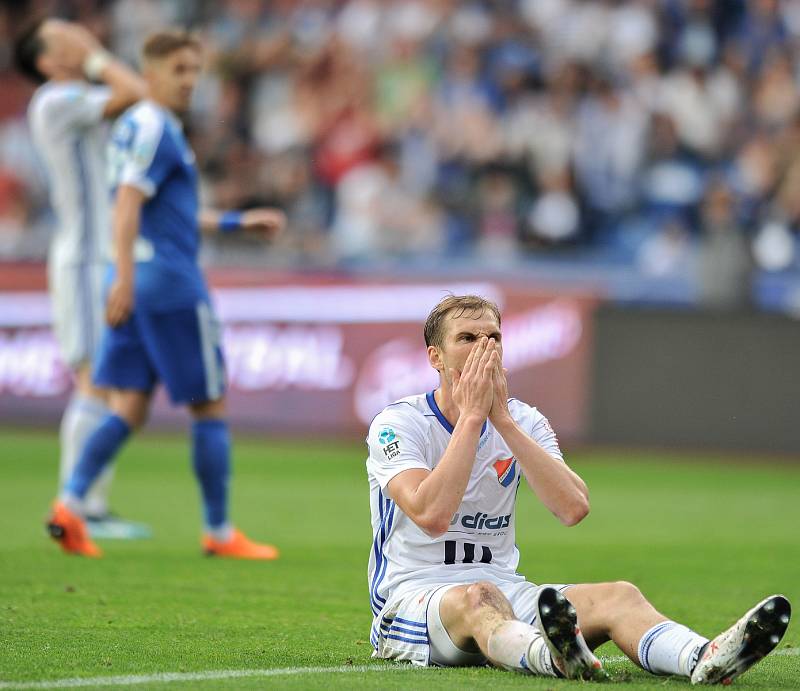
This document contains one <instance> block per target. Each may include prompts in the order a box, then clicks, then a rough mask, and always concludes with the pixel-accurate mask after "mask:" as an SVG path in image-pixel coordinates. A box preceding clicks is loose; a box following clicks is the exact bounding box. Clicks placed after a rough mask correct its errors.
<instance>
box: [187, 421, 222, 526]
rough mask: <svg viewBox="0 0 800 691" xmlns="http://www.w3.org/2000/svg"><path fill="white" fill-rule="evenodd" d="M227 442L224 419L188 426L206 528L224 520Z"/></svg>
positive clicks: (218, 524)
mask: <svg viewBox="0 0 800 691" xmlns="http://www.w3.org/2000/svg"><path fill="white" fill-rule="evenodd" d="M230 457H231V440H230V436H229V434H228V423H227V422H225V421H224V420H195V422H194V424H193V425H192V462H193V465H194V472H195V475H197V480H198V482H199V483H200V487H201V489H202V490H203V509H204V512H205V521H206V526H207V527H209V528H212V529H213V528H219V527H221V526H223V525H225V523H226V522H227V520H228V480H229V479H230V474H231V461H230Z"/></svg>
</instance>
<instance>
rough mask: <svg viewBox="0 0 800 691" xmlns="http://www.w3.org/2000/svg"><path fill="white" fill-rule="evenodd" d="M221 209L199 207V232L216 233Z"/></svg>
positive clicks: (218, 227) (220, 217)
mask: <svg viewBox="0 0 800 691" xmlns="http://www.w3.org/2000/svg"><path fill="white" fill-rule="evenodd" d="M222 214H223V212H222V211H218V210H217V209H201V210H200V214H199V216H198V221H199V223H200V232H202V233H216V232H219V230H220V223H221V220H222Z"/></svg>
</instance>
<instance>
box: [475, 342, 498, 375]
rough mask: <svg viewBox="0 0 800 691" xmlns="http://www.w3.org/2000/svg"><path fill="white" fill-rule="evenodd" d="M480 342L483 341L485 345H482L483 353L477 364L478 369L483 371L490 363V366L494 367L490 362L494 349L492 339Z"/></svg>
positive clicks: (491, 361)
mask: <svg viewBox="0 0 800 691" xmlns="http://www.w3.org/2000/svg"><path fill="white" fill-rule="evenodd" d="M481 340H485V344H484V347H483V352H482V353H481V356H480V361H479V362H478V367H479V368H480V369H481V370H483V369H485V368H486V366H487V364H488V363H492V366H494V361H493V360H492V356H493V355H494V353H495V352H496V351H495V349H494V339H493V338H486V339H481Z"/></svg>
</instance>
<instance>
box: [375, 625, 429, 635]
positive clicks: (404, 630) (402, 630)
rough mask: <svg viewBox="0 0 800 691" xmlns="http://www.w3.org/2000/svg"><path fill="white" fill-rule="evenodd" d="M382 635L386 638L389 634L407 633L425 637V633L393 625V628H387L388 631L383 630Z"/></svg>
mask: <svg viewBox="0 0 800 691" xmlns="http://www.w3.org/2000/svg"><path fill="white" fill-rule="evenodd" d="M381 633H383V635H384V636H385V635H386V634H387V633H407V634H409V635H411V636H423V635H425V632H424V631H417V630H415V629H407V628H405V627H404V626H395V625H394V624H392V625H391V626H387V627H386V629H385V630H384V629H381Z"/></svg>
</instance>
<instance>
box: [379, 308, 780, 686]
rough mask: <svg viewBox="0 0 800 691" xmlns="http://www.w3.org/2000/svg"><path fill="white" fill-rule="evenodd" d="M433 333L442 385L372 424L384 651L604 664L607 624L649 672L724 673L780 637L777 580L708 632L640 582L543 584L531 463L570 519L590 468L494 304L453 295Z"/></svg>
mask: <svg viewBox="0 0 800 691" xmlns="http://www.w3.org/2000/svg"><path fill="white" fill-rule="evenodd" d="M424 333H425V343H426V345H427V352H428V360H429V362H430V365H431V367H433V368H434V369H435V370H437V371H438V373H439V388H437V389H436V390H435V391H431V392H429V393H427V394H419V395H417V396H409V397H407V398H404V399H401V400H399V401H397V402H395V403H393V404H391V405H389V406H387V407H386V408H384V410H383V411H381V412H380V413H379V414H378V415H377V416H376V417H375V419H374V420H373V422H372V424H371V425H370V430H369V436H368V437H367V444H368V446H369V458H368V459H367V471H368V475H369V484H370V508H371V513H372V528H373V533H374V541H373V545H372V550H371V552H370V559H369V586H370V601H371V606H372V614H373V622H372V629H371V631H370V641H371V643H372V645H373V647H374V653H373V655H374V656H375V657H381V658H388V659H395V660H408V661H411V662H413V663H416V664H419V665H441V666H466V665H484V664H486V663H487V662H491V663H492V664H494V665H496V666H498V667H502V668H505V669H508V670H513V671H516V672H521V673H528V674H539V675H543V676H561V677H567V678H570V679H593V680H601V679H604V678H605V677H606V673H605V671H604V670H603V668H602V664H601V662H600V660H598V659H597V658H596V657H595V655H594V654H593V652H592V650H593V649H594V648H596V647H597V646H599V645H601V644H603V643H605V642H606V641H609V640H612V641H614V643H616V644H617V646H619V648H620V649H621V650H622V652H624V653H625V654H626V655H627V656H628V657H629V658H630V659H631V660H632V661H633V662H634V663H636V664H638V665H639V666H640V667H642V668H643V669H645V670H647V671H649V672H652V673H653V674H675V675H681V676H684V677H689V678H690V679H691V681H692V683H693V684H715V683H722V684H727V683H730V681H731V680H732V679H734V678H736V677H738V676H739V675H740V674H742V673H743V672H745V671H747V670H748V669H749V668H750V667H752V666H753V665H754V664H755V663H757V662H758V661H759V660H761V659H762V658H763V657H764V656H766V655H767V654H768V653H770V652H771V651H772V650H774V649H775V647H776V646H777V645H778V643H779V642H780V639H781V637H782V636H783V634H784V633H785V631H786V628H787V626H788V625H789V618H790V613H791V608H790V605H789V602H788V600H786V598H784V597H783V596H781V595H773V596H771V597H768V598H765V599H764V600H762V601H761V602H759V603H758V604H756V605H755V606H754V607H753V608H752V609H750V610H749V611H748V612H747V613H746V614H745V615H744V616H743V617H742V618H741V619H739V621H737V622H736V623H735V624H734V625H733V626H731V627H730V628H729V629H727V630H726V631H724V632H723V633H721V634H720V635H719V636H717V637H716V638H714V639H712V640H710V641H709V640H708V639H707V638H705V637H703V636H701V635H699V634H698V633H695V632H694V631H692V630H691V629H689V628H687V627H686V626H683V625H681V624H679V623H677V622H674V621H671V620H669V619H668V618H667V617H665V616H664V615H662V614H661V613H660V612H658V611H657V610H656V609H655V608H654V607H653V605H651V604H650V603H649V602H648V601H647V600H646V599H645V597H644V596H643V595H642V593H641V592H639V590H638V589H637V588H636V586H634V585H633V584H631V583H626V582H614V583H577V584H557V585H537V584H536V583H532V582H530V581H528V580H526V578H525V577H524V576H523V575H521V574H519V573H518V572H517V566H518V565H519V550H518V549H517V545H516V539H515V524H516V518H517V517H516V514H515V504H516V498H517V492H518V490H519V488H520V485H521V484H522V480H523V478H524V480H525V482H526V484H527V485H528V487H529V488H530V489H531V490H532V491H533V492H534V494H535V495H536V498H537V499H538V500H539V501H541V502H542V504H544V505H545V506H546V507H547V508H548V509H549V510H550V511H551V512H552V513H553V514H554V515H555V516H556V517H557V518H558V519H559V520H561V522H562V523H564V524H565V525H575V524H576V523H579V522H580V521H581V520H582V519H583V518H584V517H585V516H586V515H587V513H588V511H589V500H588V490H587V488H586V484H585V483H584V482H583V480H582V479H581V478H580V477H579V476H578V475H577V474H576V473H575V472H574V471H572V470H571V469H570V468H569V467H568V466H567V464H566V463H565V462H564V458H563V456H562V454H561V450H560V449H559V445H558V440H557V439H556V435H555V433H554V432H553V429H552V427H551V426H550V424H549V422H548V421H547V419H546V418H545V416H544V415H542V413H541V412H539V411H538V410H537V409H536V408H533V407H531V406H529V405H527V404H526V403H523V402H522V401H519V400H517V399H515V398H509V397H508V384H507V381H506V371H505V370H504V369H503V366H502V355H503V347H502V334H501V328H500V311H499V309H498V308H497V306H496V305H495V304H493V303H491V302H488V301H487V300H484V299H482V298H480V297H477V296H454V295H451V296H449V297H447V298H445V299H444V300H442V301H441V302H440V303H439V304H438V305H437V306H436V307H435V308H434V309H433V311H432V312H431V313H430V315H429V317H428V320H427V322H426V324H425V329H424Z"/></svg>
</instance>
